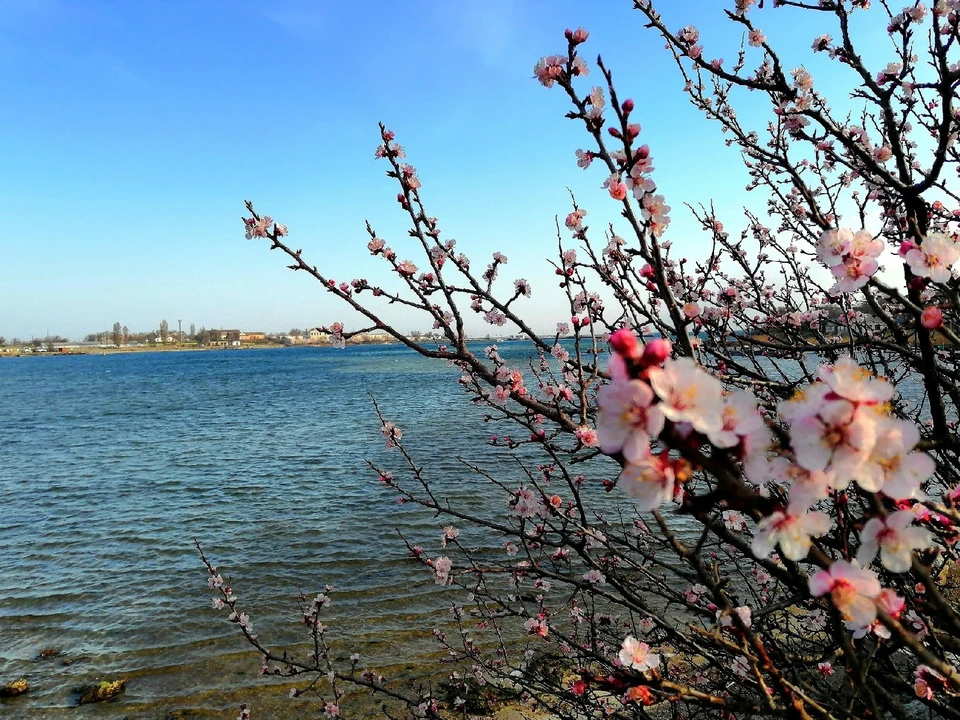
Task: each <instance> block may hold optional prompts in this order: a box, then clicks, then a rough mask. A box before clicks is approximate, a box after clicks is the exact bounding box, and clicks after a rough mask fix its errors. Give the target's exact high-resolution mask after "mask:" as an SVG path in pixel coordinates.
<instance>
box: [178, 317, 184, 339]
mask: <svg viewBox="0 0 960 720" xmlns="http://www.w3.org/2000/svg"><path fill="white" fill-rule="evenodd" d="M177 339H178V341H179V343H180V344H181V345H183V320H177Z"/></svg>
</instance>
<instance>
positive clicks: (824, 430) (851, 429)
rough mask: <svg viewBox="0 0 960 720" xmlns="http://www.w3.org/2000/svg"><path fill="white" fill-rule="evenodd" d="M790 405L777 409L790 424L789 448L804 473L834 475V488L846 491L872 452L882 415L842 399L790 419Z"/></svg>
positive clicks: (782, 405)
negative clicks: (805, 470)
mask: <svg viewBox="0 0 960 720" xmlns="http://www.w3.org/2000/svg"><path fill="white" fill-rule="evenodd" d="M824 387H826V385H825V384H824ZM814 388H816V386H814ZM814 388H810V390H813V389H814ZM821 392H822V391H821ZM821 397H823V395H821ZM792 402H793V400H788V401H786V402H784V403H781V404H780V407H781V408H782V410H781V416H782V417H783V418H784V419H785V420H786V421H787V422H789V423H791V425H790V446H791V447H792V448H793V451H794V453H795V454H796V458H797V462H798V463H799V464H800V465H801V466H803V467H804V468H806V469H807V470H812V471H815V472H823V471H828V470H829V471H831V472H833V473H834V475H835V480H834V487H835V488H837V489H843V488H845V487H846V486H847V485H848V484H849V483H850V481H851V480H852V479H854V478H855V476H856V475H857V474H858V472H859V470H860V468H861V466H862V465H863V463H864V461H865V460H866V459H867V457H868V455H869V453H870V451H871V450H872V449H873V447H874V443H875V442H876V436H877V422H878V421H879V420H880V419H881V416H880V415H879V414H878V413H877V411H876V409H875V408H874V407H872V406H869V405H865V406H858V405H857V404H855V403H853V402H851V401H849V400H845V399H842V398H841V399H836V400H826V399H822V400H821V404H820V407H819V409H818V411H817V412H816V414H809V415H807V414H804V415H802V416H800V417H797V418H794V419H791V417H790V415H791V414H792V413H791V412H790V411H791V410H793V408H792V407H791V403H792ZM784 410H785V411H787V412H784Z"/></svg>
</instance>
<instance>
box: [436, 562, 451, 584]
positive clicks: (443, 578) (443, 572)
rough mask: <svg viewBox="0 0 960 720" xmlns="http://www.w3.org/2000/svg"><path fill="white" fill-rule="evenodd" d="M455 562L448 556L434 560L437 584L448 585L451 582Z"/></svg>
mask: <svg viewBox="0 0 960 720" xmlns="http://www.w3.org/2000/svg"><path fill="white" fill-rule="evenodd" d="M451 568H453V562H452V561H451V560H450V558H448V557H443V556H441V557H438V558H437V559H436V560H434V561H433V575H434V581H435V582H436V583H437V585H446V584H447V583H449V582H450V570H451Z"/></svg>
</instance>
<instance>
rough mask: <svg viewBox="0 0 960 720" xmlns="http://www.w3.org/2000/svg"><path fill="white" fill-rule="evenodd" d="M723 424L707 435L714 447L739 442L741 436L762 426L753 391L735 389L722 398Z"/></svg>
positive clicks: (722, 446) (728, 445)
mask: <svg viewBox="0 0 960 720" xmlns="http://www.w3.org/2000/svg"><path fill="white" fill-rule="evenodd" d="M721 418H722V422H723V426H722V427H721V428H720V429H719V430H716V431H714V432H710V433H707V437H708V438H709V439H710V442H711V443H712V444H713V446H714V447H718V448H731V447H735V446H737V445H738V444H740V440H741V438H743V437H744V436H745V435H749V434H750V433H752V432H755V431H757V430H760V429H761V428H763V426H764V422H763V418H762V417H761V416H760V412H759V411H758V409H757V398H756V397H755V396H754V394H753V393H751V392H747V391H744V390H735V391H734V392H732V393H731V394H729V395H727V396H726V397H725V398H724V400H723V411H722V413H721Z"/></svg>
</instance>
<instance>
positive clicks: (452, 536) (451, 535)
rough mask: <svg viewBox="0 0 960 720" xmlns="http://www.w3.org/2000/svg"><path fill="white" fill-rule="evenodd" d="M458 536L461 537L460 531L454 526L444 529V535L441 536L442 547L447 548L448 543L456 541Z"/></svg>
mask: <svg viewBox="0 0 960 720" xmlns="http://www.w3.org/2000/svg"><path fill="white" fill-rule="evenodd" d="M458 535H460V531H459V530H458V529H457V528H455V527H454V526H453V525H447V526H446V527H445V528H444V529H443V535H441V536H440V546H441V547H446V546H447V542H448V541H450V540H456V538H457V536H458Z"/></svg>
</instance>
